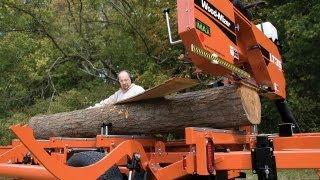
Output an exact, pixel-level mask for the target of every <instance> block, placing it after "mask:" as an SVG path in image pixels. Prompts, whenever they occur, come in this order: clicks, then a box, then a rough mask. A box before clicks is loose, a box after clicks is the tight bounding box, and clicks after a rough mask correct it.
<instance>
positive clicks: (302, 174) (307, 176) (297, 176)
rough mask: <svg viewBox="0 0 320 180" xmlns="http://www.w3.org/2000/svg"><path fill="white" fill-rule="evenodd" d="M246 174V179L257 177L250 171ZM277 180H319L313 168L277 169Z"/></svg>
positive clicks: (254, 179) (255, 179) (250, 179)
mask: <svg viewBox="0 0 320 180" xmlns="http://www.w3.org/2000/svg"><path fill="white" fill-rule="evenodd" d="M246 174H247V178H246V180H257V179H258V177H257V175H255V174H252V172H251V171H246ZM239 180H240V179H239ZM278 180H320V178H319V176H318V175H317V173H316V171H315V170H278Z"/></svg>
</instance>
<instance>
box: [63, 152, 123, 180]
mask: <svg viewBox="0 0 320 180" xmlns="http://www.w3.org/2000/svg"><path fill="white" fill-rule="evenodd" d="M104 156H105V154H104V153H101V152H97V151H83V152H79V153H76V154H74V155H72V156H71V157H70V158H69V159H68V162H67V163H68V165H69V166H73V167H84V166H89V165H91V164H94V163H95V162H98V161H99V160H100V159H102V158H103V157H104ZM122 179H123V178H122V174H121V172H120V169H119V168H118V167H117V166H112V167H111V168H110V169H109V170H108V171H106V172H105V173H104V174H103V175H101V176H100V177H99V180H122Z"/></svg>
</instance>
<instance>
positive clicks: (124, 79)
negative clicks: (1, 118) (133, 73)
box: [118, 71, 131, 91]
mask: <svg viewBox="0 0 320 180" xmlns="http://www.w3.org/2000/svg"><path fill="white" fill-rule="evenodd" d="M118 79H119V83H120V87H121V89H122V90H123V91H127V90H128V89H129V87H130V86H131V79H130V74H129V73H128V71H121V72H119V74H118Z"/></svg>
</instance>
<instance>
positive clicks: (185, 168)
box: [0, 125, 320, 180]
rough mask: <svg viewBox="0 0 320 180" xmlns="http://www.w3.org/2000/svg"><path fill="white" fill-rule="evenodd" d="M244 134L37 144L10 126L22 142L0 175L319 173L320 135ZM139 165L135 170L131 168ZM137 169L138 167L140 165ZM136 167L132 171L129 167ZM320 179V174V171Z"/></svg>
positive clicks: (1, 154) (0, 158)
mask: <svg viewBox="0 0 320 180" xmlns="http://www.w3.org/2000/svg"><path fill="white" fill-rule="evenodd" d="M251 129H252V127H243V128H241V130H237V131H234V130H217V129H210V128H194V127H188V128H186V129H185V139H183V140H177V141H164V140H159V139H157V138H150V137H146V136H118V135H97V136H96V138H59V137H53V138H50V139H49V140H36V139H35V138H34V136H33V131H32V129H31V128H30V127H28V126H21V125H15V126H12V127H11V130H12V131H13V133H14V134H15V135H16V136H17V137H18V139H16V140H13V141H12V144H11V145H10V146H3V147H0V176H5V177H14V178H18V179H63V180H69V179H88V180H89V179H90V180H91V179H97V178H98V177H99V176H100V175H101V174H103V173H105V172H106V170H108V169H109V168H110V167H112V166H113V165H114V164H116V165H117V166H118V167H119V169H120V170H121V172H122V173H123V174H126V175H128V176H129V177H131V174H130V173H131V172H135V171H138V170H139V172H146V174H148V176H144V178H146V177H148V179H160V180H161V179H179V178H182V179H183V178H184V177H187V176H188V175H189V176H191V177H192V176H196V175H197V176H198V178H199V177H200V176H199V175H201V176H202V177H204V176H211V177H214V175H216V176H217V177H218V175H219V176H220V177H221V174H224V176H223V178H222V179H234V178H236V177H244V173H242V172H241V171H242V170H252V171H253V173H256V174H258V178H259V179H275V178H276V170H277V169H315V170H316V171H317V169H320V133H306V134H292V135H291V134H290V133H289V134H284V135H286V136H288V137H279V136H278V135H257V134H255V133H252V130H251ZM80 151H100V152H107V153H106V156H105V157H104V158H102V159H101V160H100V161H98V162H96V163H94V164H92V165H90V166H86V167H70V166H68V165H66V164H67V163H66V162H67V160H68V158H69V157H70V156H71V155H72V154H74V153H75V152H80ZM132 162H135V167H134V166H130V163H131V164H132ZM137 165H138V166H137ZM128 167H131V168H128ZM317 172H318V175H319V171H317Z"/></svg>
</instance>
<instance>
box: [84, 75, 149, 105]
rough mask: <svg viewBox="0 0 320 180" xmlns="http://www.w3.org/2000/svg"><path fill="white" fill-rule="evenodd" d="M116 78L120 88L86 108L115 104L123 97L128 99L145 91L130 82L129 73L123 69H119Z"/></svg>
mask: <svg viewBox="0 0 320 180" xmlns="http://www.w3.org/2000/svg"><path fill="white" fill-rule="evenodd" d="M118 80H119V83H120V89H119V90H118V91H117V92H115V93H114V94H113V95H111V96H110V97H109V98H107V99H105V100H103V101H101V102H99V103H97V104H95V105H94V106H90V107H89V108H87V109H91V108H96V107H102V106H106V105H110V104H115V103H117V102H119V101H122V100H124V99H128V98H131V97H133V96H136V95H138V94H141V93H143V92H144V91H145V90H144V89H143V88H142V87H141V86H138V85H135V84H133V83H131V78H130V74H129V73H128V72H127V71H125V70H124V71H121V72H120V73H119V74H118Z"/></svg>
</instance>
